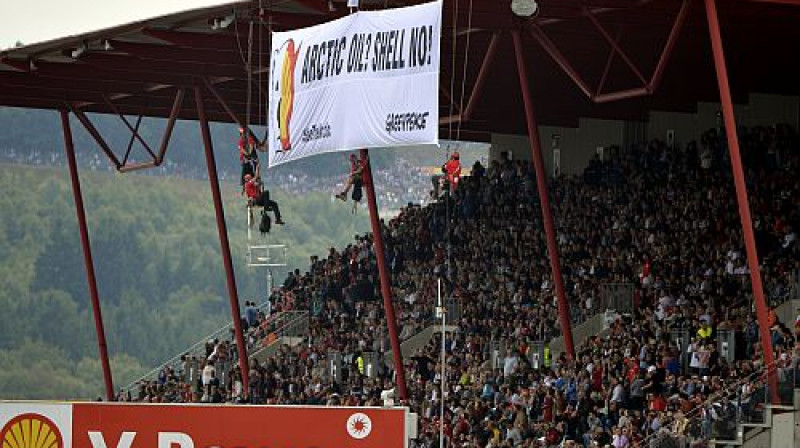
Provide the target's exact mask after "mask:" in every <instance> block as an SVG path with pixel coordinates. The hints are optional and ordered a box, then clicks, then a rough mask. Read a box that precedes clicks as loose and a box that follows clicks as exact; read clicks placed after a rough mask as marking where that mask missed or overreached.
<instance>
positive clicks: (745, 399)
mask: <svg viewBox="0 0 800 448" xmlns="http://www.w3.org/2000/svg"><path fill="white" fill-rule="evenodd" d="M776 370H777V375H778V396H779V402H778V403H772V402H771V398H772V397H771V394H770V392H769V387H768V385H767V382H768V381H767V374H768V370H767V368H766V367H765V368H762V369H761V370H759V371H758V372H755V373H753V374H751V375H749V376H748V377H746V378H743V379H740V380H735V381H731V382H729V383H727V384H724V385H723V388H722V390H721V391H720V392H718V393H716V394H714V395H712V396H711V397H710V398H708V399H707V400H705V401H704V402H703V403H701V404H700V405H698V406H695V407H694V408H693V409H692V410H691V411H689V412H688V413H686V414H683V413H681V412H675V413H674V414H672V415H671V416H668V417H667V418H665V419H664V421H662V423H661V429H659V430H658V431H656V432H655V433H653V434H650V435H649V436H648V437H646V438H645V439H644V440H643V441H642V442H640V443H639V444H638V445H639V446H641V447H647V448H690V447H698V446H709V445H710V444H711V443H712V442H717V443H723V444H724V443H726V442H727V443H733V444H741V443H743V442H744V440H743V439H744V437H746V434H745V429H746V428H748V427H750V428H759V427H761V428H768V427H769V426H770V422H769V418H770V412H771V405H772V406H774V405H784V406H792V407H793V406H795V403H794V395H795V389H797V388H798V387H800V370H798V369H796V368H793V367H791V366H781V367H777V368H776Z"/></svg>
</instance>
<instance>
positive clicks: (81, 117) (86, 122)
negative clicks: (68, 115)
mask: <svg viewBox="0 0 800 448" xmlns="http://www.w3.org/2000/svg"><path fill="white" fill-rule="evenodd" d="M72 113H73V114H75V118H77V119H78V121H80V122H81V124H82V125H83V127H84V128H86V131H87V132H88V133H89V135H91V136H92V138H93V139H94V141H95V142H97V145H98V146H100V149H101V150H102V151H103V153H105V155H106V157H108V160H109V161H111V164H112V165H114V168H115V169H119V167H120V166H122V164H121V163H120V162H119V159H117V156H116V155H114V151H112V150H111V147H110V146H108V143H106V141H105V139H104V138H103V136H102V135H100V132H99V131H98V130H97V128H96V127H94V124H92V121H91V120H90V119H89V117H87V116H86V114H85V113H83V111H81V110H79V109H77V108H74V107H73V108H72Z"/></svg>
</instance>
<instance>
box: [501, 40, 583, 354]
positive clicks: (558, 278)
mask: <svg viewBox="0 0 800 448" xmlns="http://www.w3.org/2000/svg"><path fill="white" fill-rule="evenodd" d="M512 37H513V39H514V53H515V55H516V59H517V72H518V73H519V84H520V88H521V89H522V101H523V103H524V104H525V120H526V122H527V125H528V140H529V142H530V146H531V159H532V160H533V167H534V169H535V170H536V186H537V188H538V191H539V203H540V205H541V208H542V220H543V222H544V230H545V234H546V236H547V252H548V255H549V256H550V268H551V270H552V273H553V284H554V286H555V291H556V297H557V298H558V320H559V322H560V324H561V331H562V332H563V334H564V347H565V348H566V350H567V357H568V358H569V359H575V346H574V345H573V341H572V323H571V321H570V314H569V303H568V302H567V296H566V294H565V291H564V278H563V277H562V275H561V261H560V260H559V255H558V243H557V242H556V229H555V224H554V223H553V212H552V209H551V208H550V197H549V195H550V194H549V192H548V191H547V173H546V172H545V168H544V161H543V159H542V148H541V143H540V141H539V124H538V123H537V122H536V114H535V111H534V107H533V100H532V98H531V94H530V90H529V88H528V81H529V78H528V69H527V67H526V66H525V56H524V54H523V52H522V37H521V36H520V34H519V31H517V30H514V31H512Z"/></svg>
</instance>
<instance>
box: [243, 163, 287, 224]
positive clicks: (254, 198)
mask: <svg viewBox="0 0 800 448" xmlns="http://www.w3.org/2000/svg"><path fill="white" fill-rule="evenodd" d="M244 180H245V183H244V192H245V194H246V195H247V205H248V206H250V207H254V206H255V207H264V212H267V211H270V210H272V211H273V212H275V224H279V225H283V224H284V222H283V220H282V219H281V211H280V209H279V208H278V203H277V202H275V201H273V200H271V199H270V198H269V190H262V188H261V182H260V181H259V180H258V178H257V177H253V176H252V175H250V174H245V175H244ZM252 213H253V211H252V208H251V209H250V222H251V223H252V222H253V214H252Z"/></svg>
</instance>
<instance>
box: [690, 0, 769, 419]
mask: <svg viewBox="0 0 800 448" xmlns="http://www.w3.org/2000/svg"><path fill="white" fill-rule="evenodd" d="M705 6H706V8H705V9H706V19H707V20H708V31H709V34H710V36H711V51H712V54H713V55H714V68H715V69H716V72H717V83H718V84H719V96H720V101H721V103H722V116H723V119H724V121H725V136H726V137H727V139H728V153H729V154H730V156H731V168H732V169H733V181H734V185H735V187H736V201H737V202H738V204H739V219H740V220H741V222H742V233H743V234H744V245H745V249H746V252H747V266H748V268H749V269H750V282H751V284H752V287H753V299H754V302H755V308H756V316H757V318H758V328H759V333H760V337H761V346H762V348H763V351H764V365H765V366H766V368H767V372H768V374H767V379H768V382H769V389H770V392H771V396H772V402H773V404H780V396H779V395H778V376H777V371H776V365H775V352H774V349H773V347H772V335H771V333H770V326H769V308H768V307H767V302H766V300H765V299H764V287H763V284H762V282H761V265H760V264H759V262H758V250H757V248H756V238H755V232H754V231H753V218H752V216H751V215H750V205H749V203H748V199H747V184H746V183H745V179H744V170H743V168H742V157H741V154H740V152H739V136H738V135H737V130H736V117H734V110H733V100H732V98H731V89H730V86H729V85H728V68H727V66H726V64H725V52H724V50H723V47H722V36H721V33H720V27H719V19H718V17H717V5H716V3H715V0H705Z"/></svg>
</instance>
